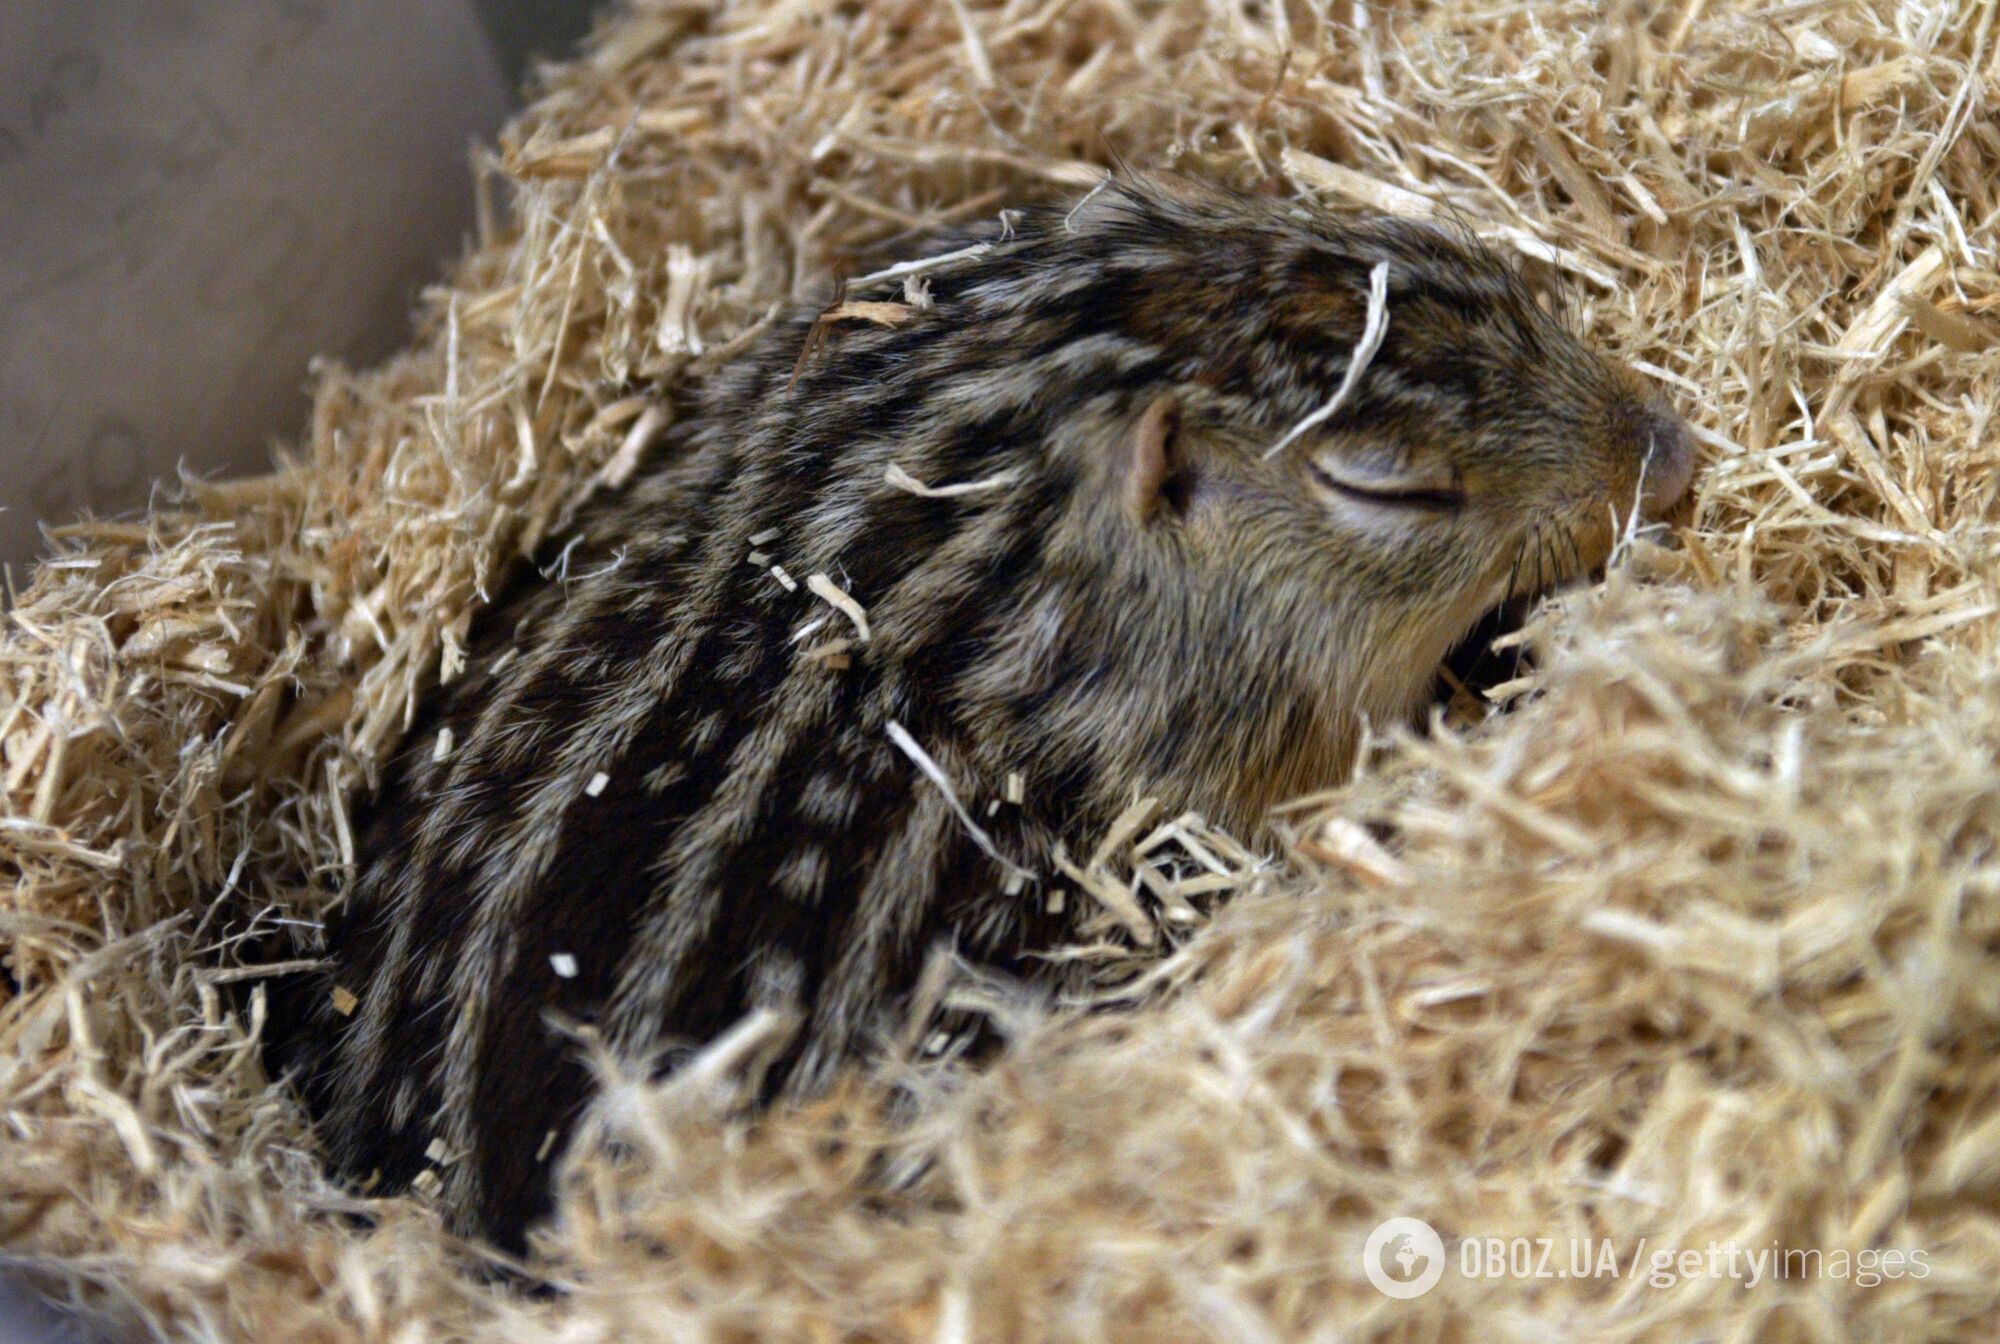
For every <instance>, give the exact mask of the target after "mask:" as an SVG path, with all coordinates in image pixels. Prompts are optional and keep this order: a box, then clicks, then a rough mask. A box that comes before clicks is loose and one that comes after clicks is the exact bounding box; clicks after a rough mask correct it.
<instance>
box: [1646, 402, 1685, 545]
mask: <svg viewBox="0 0 2000 1344" xmlns="http://www.w3.org/2000/svg"><path fill="white" fill-rule="evenodd" d="M1638 430H1639V436H1640V441H1641V442H1642V443H1643V444H1644V445H1645V446H1644V448H1643V449H1642V451H1643V452H1644V454H1645V457H1644V462H1645V465H1644V467H1643V468H1642V470H1643V471H1644V473H1645V474H1644V478H1643V482H1644V483H1643V485H1642V487H1641V489H1642V493H1641V496H1640V499H1641V504H1642V506H1643V508H1644V510H1645V513H1646V515H1647V516H1648V517H1650V518H1660V517H1664V516H1665V515H1666V514H1668V513H1670V512H1671V511H1672V510H1673V508H1674V506H1675V505H1676V504H1679V503H1680V502H1681V500H1682V498H1683V497H1685V496H1686V494H1687V490H1688V483H1689V482H1690V481H1692V480H1693V479H1694V436H1693V435H1692V434H1690V433H1689V432H1688V427H1687V425H1686V424H1685V423H1684V422H1683V421H1682V420H1681V418H1680V417H1679V416H1678V415H1675V414H1674V413H1673V412H1672V411H1671V410H1669V409H1668V408H1667V407H1665V406H1659V405H1654V406H1649V407H1647V408H1646V409H1645V411H1644V412H1643V413H1642V414H1641V415H1640V417H1639V424H1638Z"/></svg>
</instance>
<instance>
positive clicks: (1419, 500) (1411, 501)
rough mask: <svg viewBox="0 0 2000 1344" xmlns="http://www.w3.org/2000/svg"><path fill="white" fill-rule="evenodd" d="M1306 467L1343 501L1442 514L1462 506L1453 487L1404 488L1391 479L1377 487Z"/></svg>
mask: <svg viewBox="0 0 2000 1344" xmlns="http://www.w3.org/2000/svg"><path fill="white" fill-rule="evenodd" d="M1309 465H1310V467H1311V470H1312V474H1313V479H1314V480H1315V481H1317V482H1318V483H1319V484H1320V485H1322V486H1325V487H1326V488H1327V489H1328V490H1331V491H1332V492H1333V493H1334V494H1336V495H1340V496H1341V497H1343V498H1345V499H1353V500H1359V501H1360V502H1361V503H1363V504H1375V505H1388V506H1390V507H1392V508H1404V509H1431V510H1434V511H1438V512H1444V511H1448V510H1451V509H1456V508H1459V507H1461V506H1462V505H1464V503H1465V491H1463V490H1461V489H1459V488H1457V487H1456V486H1447V485H1407V484H1404V483H1402V482H1399V481H1394V480H1390V481H1384V482H1382V483H1381V484H1380V485H1377V484H1374V483H1372V482H1371V483H1369V484H1367V485H1358V484H1356V483H1355V482H1353V481H1344V480H1342V479H1341V478H1340V477H1338V476H1335V475H1334V474H1333V473H1332V472H1330V471H1328V470H1327V469H1326V468H1325V467H1323V466H1321V465H1320V464H1319V463H1317V462H1313V463H1310V464H1309Z"/></svg>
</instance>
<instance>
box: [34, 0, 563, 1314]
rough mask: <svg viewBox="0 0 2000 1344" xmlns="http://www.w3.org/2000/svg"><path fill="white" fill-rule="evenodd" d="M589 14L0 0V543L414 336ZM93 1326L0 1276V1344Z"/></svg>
mask: <svg viewBox="0 0 2000 1344" xmlns="http://www.w3.org/2000/svg"><path fill="white" fill-rule="evenodd" d="M595 8H596V4H595V3H594V0H396V3H393V4H385V3H381V2H380V0H374V2H373V3H371V2H370V0H0V562H4V563H6V564H8V565H9V566H11V567H12V569H13V570H14V573H15V576H16V578H17V579H18V578H20V577H21V576H22V573H21V571H22V568H23V563H24V562H25V561H28V560H29V559H31V558H32V557H34V556H36V555H39V554H41V553H42V551H43V549H44V547H43V543H42V540H41V535H40V531H39V528H38V524H39V523H41V522H44V521H46V522H65V521H68V520H70V519H72V518H74V517H76V516H77V515H78V514H79V513H80V512H81V511H82V510H84V509H85V508H89V509H92V510H94V511H96V512H98V513H99V514H107V513H116V512H119V511H122V510H129V509H134V508H138V507H141V506H143V505H144V503H145V501H146V498H147V495H148V492H149V491H150V489H151V487H152V483H153V482H154V481H155V480H159V479H163V478H164V479H172V478H173V477H174V476H175V475H176V473H177V471H178V470H179V468H180V467H181V466H182V465H185V466H186V468H187V469H188V470H190V471H193V472H196V473H198V474H201V475H210V476H212V475H219V474H223V473H228V472H241V471H256V470H260V469H262V467H263V466H264V464H265V463H266V462H267V461H268V450H269V446H270V444H271V442H272V440H273V439H274V438H277V437H282V436H285V435H289V434H291V433H292V432H294V431H295V430H296V429H297V427H298V426H299V424H300V421H301V417H302V416H303V414H304V412H305V409H306V398H305V391H304V389H305V382H306V361H307V360H308V359H310V358H311V357H312V356H313V355H315V354H330V355H337V356H339V357H341V358H343V359H346V360H349V361H351V362H356V363H367V362H369V361H372V360H375V359H379V358H380V357H382V356H383V355H385V354H387V353H389V352H390V351H392V350H394V349H396V348H397V347H398V346H400V345H401V344H403V342H404V341H405V340H406V339H407V336H408V331H409V323H408V313H409V311H410V307H411V304H412V302H413V300H414V299H415V297H416V293H417V290H418V288H419V287H420V286H422V285H423V284H424V283H425V282H426V281H428V280H431V279H433V278H435V277H436V276H437V275H438V274H439V273H440V268H441V266H442V264H443V263H444V262H445V261H446V260H447V259H448V258H450V257H451V256H453V255H455V254H456V253H457V251H458V250H459V247H460V246H461V244H462V243H463V241H464V239H465V237H466V234H467V230H468V225H469V221H470V216H471V209H472V191H471V181H472V177H471V173H470V171H469V168H468V164H469V162H470V159H469V151H470V149H471V146H472V145H473V144H474V143H475V142H476V141H478V140H480V139H482V138H484V137H488V136H490V135H491V134H492V132H493V131H494V130H495V129H496V128H497V127H498V126H499V125H500V122H501V121H502V119H503V118H504V117H505V116H506V115H507V112H508V110H509V108H510V107H511V106H512V105H513V103H514V101H515V95H516V93H517V91H518V90H519V89H520V88H521V86H522V83H523V81H524V79H525V78H526V77H527V75H528V74H529V72H530V70H531V68H532V65H533V63H534V61H535V60H537V59H539V58H542V57H547V56H560V55H561V54H562V53H563V52H565V51H566V50H568V49H569V47H570V46H571V45H572V44H573V43H574V42H575V41H576V39H577V38H578V37H579V36H581V35H582V34H583V33H584V32H585V31H586V30H587V29H588V27H589V23H590V17H591V14H592V12H593V10H594V9H595ZM0 600H4V599H0ZM84 1338H86V1335H85V1333H84V1332H82V1331H81V1330H80V1329H79V1327H78V1326H77V1325H75V1324H74V1323H66V1322H65V1321H63V1320H62V1318H61V1317H60V1316H59V1315H58V1314H57V1313H55V1312H52V1311H50V1310H48V1309H46V1308H44V1307H42V1306H41V1305H40V1303H39V1302H38V1301H37V1300H36V1299H35V1298H34V1297H33V1296H32V1295H31V1294H30V1293H29V1292H28V1291H27V1290H26V1289H25V1288H24V1287H22V1286H21V1285H20V1283H19V1282H18V1281H17V1280H13V1279H11V1278H10V1277H9V1276H8V1275H7V1274H6V1272H5V1271H4V1270H0V1344H47V1342H50V1341H58V1340H61V1341H70V1340H81V1339H84Z"/></svg>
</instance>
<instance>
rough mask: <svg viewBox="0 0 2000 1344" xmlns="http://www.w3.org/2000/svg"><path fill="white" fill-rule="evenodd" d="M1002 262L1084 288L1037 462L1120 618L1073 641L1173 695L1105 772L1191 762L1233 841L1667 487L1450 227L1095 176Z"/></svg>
mask: <svg viewBox="0 0 2000 1344" xmlns="http://www.w3.org/2000/svg"><path fill="white" fill-rule="evenodd" d="M1020 238H1021V241H1019V242H1018V243H1017V244H1015V245H1014V246H1013V247H1011V248H1008V249H1007V250H1008V251H1009V252H1011V254H1012V255H1011V257H1010V258H1008V259H1006V260H1002V259H1000V258H995V259H994V262H995V264H996V266H997V267H998V268H999V270H1000V271H1004V270H1005V268H1006V266H1007V264H1008V262H1010V261H1011V263H1012V265H1014V266H1015V267H1019V268H1028V269H1029V271H1030V272H1032V273H1035V274H1037V275H1038V276H1039V279H1038V280H1036V281H1035V282H1034V283H1033V284H1030V285H1028V286H1027V288H1026V290H1024V292H1032V291H1033V289H1034V288H1036V287H1037V286H1039V287H1040V288H1041V289H1043V290H1044V291H1048V292H1053V293H1056V294H1058V295H1064V294H1067V293H1068V292H1069V291H1071V290H1077V289H1080V288H1082V287H1083V286H1085V285H1086V284H1088V285H1089V286H1093V287H1094V289H1092V290H1091V291H1090V294H1091V297H1090V298H1089V300H1088V301H1089V302H1091V303H1094V304H1095V305H1096V311H1095V313H1094V321H1093V323H1092V324H1091V325H1090V326H1089V327H1088V328H1087V329H1086V328H1084V327H1081V326H1080V327H1079V332H1080V333H1081V332H1085V331H1086V330H1087V331H1088V334H1080V335H1078V336H1077V337H1076V338H1075V339H1074V340H1073V341H1072V343H1071V347H1070V349H1071V351H1072V362H1073V363H1076V364H1078V365H1081V364H1082V363H1084V362H1085V361H1086V360H1087V359H1088V360H1094V361H1096V363H1097V364H1098V365H1100V366H1101V367H1100V369H1099V372H1098V374H1097V375H1096V378H1095V383H1094V385H1095V386H1096V387H1098V388H1100V389H1102V390H1101V391H1099V392H1098V393H1096V394H1095V395H1094V396H1092V397H1090V398H1088V399H1087V400H1086V404H1085V405H1084V406H1082V407H1080V408H1079V410H1078V412H1077V414H1075V415H1073V416H1072V417H1071V419H1070V421H1069V423H1068V425H1067V426H1066V428H1064V429H1063V430H1060V431H1059V432H1058V434H1057V435H1056V436H1055V439H1054V441H1052V442H1051V443H1050V446H1049V451H1050V453H1051V454H1052V456H1053V457H1054V458H1055V459H1056V460H1059V461H1060V460H1068V461H1071V462H1073V463H1075V464H1076V465H1077V469H1078V472H1079V479H1080V480H1081V481H1085V482H1089V483H1090V487H1089V488H1086V489H1084V490H1081V491H1079V492H1078V500H1077V502H1076V504H1075V506H1074V508H1073V510H1072V513H1071V516H1070V517H1069V519H1068V520H1067V522H1066V526H1065V529H1064V531H1065V532H1066V533H1068V534H1069V542H1068V547H1067V549H1068V550H1069V551H1071V552H1072V555H1071V557H1070V558H1071V561H1072V562H1073V563H1074V564H1075V565H1076V566H1077V567H1078V568H1079V569H1080V570H1094V571H1095V572H1096V574H1097V577H1098V579H1099V581H1100V582H1101V583H1102V584H1103V585H1104V587H1105V589H1106V592H1107V593H1108V594H1116V595H1119V596H1116V597H1112V596H1105V597H1102V598H1100V600H1102V601H1106V602H1107V603H1108V604H1109V605H1108V607H1107V611H1106V613H1104V614H1100V615H1094V616H1092V617H1089V618H1087V623H1089V624H1092V625H1094V626H1095V627H1097V628H1098V629H1099V631H1100V636H1101V637H1100V640H1099V642H1100V643H1101V644H1102V646H1103V647H1104V649H1105V650H1106V652H1105V653H1104V657H1106V658H1111V657H1116V656H1118V654H1117V652H1116V650H1118V649H1122V650H1123V651H1124V655H1123V656H1125V657H1128V658H1131V659H1135V660H1143V661H1144V662H1145V663H1146V664H1148V665H1150V666H1152V667H1154V668H1157V669H1160V675H1161V676H1162V677H1163V678H1165V679H1167V680H1169V681H1171V682H1172V683H1173V685H1174V688H1175V689H1174V690H1173V691H1172V692H1171V693H1162V694H1161V695H1160V696H1158V697H1157V699H1147V698H1145V697H1134V699H1133V703H1131V704H1129V705H1127V706H1125V707H1123V709H1113V708H1111V707H1108V706H1107V707H1106V709H1105V710H1104V712H1105V713H1106V714H1107V715H1111V714H1117V715H1118V716H1119V717H1120V721H1119V722H1117V723H1115V724H1114V723H1112V722H1109V721H1107V723H1106V724H1105V734H1106V736H1107V738H1115V739H1120V740H1124V739H1129V740H1130V741H1131V744H1132V745H1131V747H1130V750H1129V753H1127V752H1125V749H1123V748H1110V747H1107V748H1106V751H1107V752H1112V751H1116V752H1119V753H1121V754H1122V755H1123V756H1124V757H1125V758H1123V759H1116V760H1113V759H1107V760H1106V762H1105V764H1106V766H1107V771H1108V773H1110V774H1112V775H1113V776H1114V777H1115V776H1117V775H1118V772H1119V771H1127V772H1129V773H1127V774H1126V775H1124V776H1123V777H1124V778H1128V779H1129V778H1133V777H1140V778H1143V777H1146V776H1152V777H1155V778H1158V777H1160V776H1162V775H1165V774H1170V773H1172V772H1173V770H1174V769H1175V768H1176V766H1175V763H1174V760H1173V759H1172V758H1174V757H1176V756H1178V758H1179V764H1180V766H1182V767H1185V766H1186V765H1187V764H1188V763H1189V762H1196V763H1199V766H1198V768H1199V773H1200V775H1201V778H1200V779H1199V780H1198V781H1197V783H1196V784H1195V785H1194V786H1193V787H1192V788H1191V790H1190V792H1192V793H1195V794H1199V795H1205V796H1208V797H1211V798H1213V797H1216V796H1219V795H1227V796H1229V797H1230V798H1231V799H1232V806H1231V807H1230V808H1229V809H1228V810H1229V811H1230V812H1231V813H1233V816H1234V819H1235V820H1237V821H1238V822H1242V821H1246V820H1248V819H1249V818H1250V816H1251V815H1252V814H1254V813H1258V812H1261V810H1262V809H1263V808H1264V807H1265V806H1266V805H1268V804H1269V803H1272V802H1275V801H1278V800H1280V799H1281V798H1283V797H1284V796H1286V795H1288V794H1292V793H1296V792H1298V791H1302V790H1304V789H1309V788H1313V787H1320V786H1324V785H1325V784H1328V783H1331V782H1335V781H1337V780H1338V779H1339V778H1341V777H1342V776H1344V774H1345V773H1346V771H1347V769H1348V768H1349V765H1350V762H1351V755H1352V749H1353V745H1354V742H1355V740H1356V736H1357V731H1358V727H1359V724H1360V722H1361V720H1362V719H1363V718H1367V719H1369V720H1372V721H1373V722H1374V723H1376V724H1377V725H1382V724H1385V723H1387V722H1391V721H1394V720H1397V719H1400V718H1404V717H1407V715H1408V714H1409V713H1411V712H1412V711H1413V710H1414V709H1415V707H1416V706H1417V705H1418V704H1419V703H1421V701H1422V700H1423V699H1424V698H1425V697H1426V696H1427V695H1428V693H1429V691H1430V688H1431V686H1432V685H1433V683H1434V679H1435V676H1436V671H1437V667H1438V665H1439V663H1440V661H1441V660H1442V659H1443V657H1444V656H1445V654H1446V653H1447V652H1448V650H1449V649H1450V648H1451V646H1452V645H1453V644H1455V643H1456V642H1457V641H1458V640H1459V639H1461V638H1462V637H1463V636H1464V635H1465V634H1466V633H1467V632H1468V631H1469V630H1470V629H1471V628H1472V626H1473V625H1474V624H1475V623H1476V622H1477V621H1478V619H1479V618H1480V616H1481V615H1482V614H1484V613H1485V612H1486V611H1488V610H1490V609H1491V608H1493V607H1495V606H1497V605H1499V604H1500V603H1501V602H1503V601H1505V600H1506V599H1507V598H1508V597H1510V596H1522V595H1531V594H1534V593H1537V592H1541V591H1544V590H1546V589H1548V588H1549V587H1551V586H1553V585H1556V584H1559V583H1561V582H1564V581H1567V580H1570V579H1573V578H1576V577H1578V576H1580V575H1582V574H1583V573H1585V572H1587V571H1588V570H1590V569H1592V568H1594V567H1595V566H1597V565H1599V564H1601V563H1602V562H1603V561H1604V559H1605V558H1606V556H1607V555H1608V554H1609V552H1610V550H1611V548H1612V544H1613V542H1614V540H1615V538H1616V536H1617V535H1618V533H1619V531H1620V530H1621V529H1622V528H1623V527H1624V526H1625V525H1626V523H1627V521H1628V520H1629V518H1630V515H1632V514H1633V513H1634V511H1635V510H1636V511H1638V512H1639V513H1640V514H1641V516H1644V517H1657V516H1659V515H1660V514H1662V513H1664V512H1665V511H1666V510H1668V509H1670V508H1671V507H1672V506H1673V505H1675V504H1676V503H1677V502H1678V501H1679V499H1680V498H1681V497H1682V496H1683V495H1684V494H1685V492H1686V489H1687V485H1688V481H1689V476H1690V472H1691V469H1692V463H1693V452H1692V444H1691V442H1690V439H1689V437H1688V434H1687V431H1686V429H1685V427H1684V426H1683V425H1682V423H1681V421H1680V419H1679V418H1678V417H1677V416H1676V415H1675V414H1674V413H1673V411H1672V410H1671V409H1669V408H1668V407H1667V405H1666V404H1665V403H1664V401H1663V400H1661V399H1660V398H1659V397H1657V396H1656V395H1654V394H1653V393H1652V392H1651V390H1650V389H1649V388H1647V387H1646V386H1645V385H1644V384H1642V383H1641V382H1640V380H1639V378H1638V377H1637V376H1636V375H1635V374H1634V373H1632V372H1631V371H1630V370H1628V369H1625V368H1622V367H1621V366H1619V365H1618V364H1616V363H1614V362H1613V361H1611V360H1609V359H1607V358H1605V357H1604V356H1602V355H1600V354H1598V353H1597V352H1595V351H1593V350H1591V349H1590V348H1588V347H1587V346H1586V345H1584V344H1583V343H1582V341H1581V340H1579V339H1578V337H1577V336H1576V335H1575V334H1574V333H1573V332H1572V331H1571V330H1569V329H1568V328H1567V327H1566V325H1565V324H1564V322H1563V320H1562V319H1561V318H1560V317H1559V316H1557V315H1556V314H1554V313H1552V312H1550V311H1549V310H1548V309H1546V308H1544V307H1543V306H1542V305H1541V304H1539V303H1538V302H1537V301H1536V298H1535V296H1534V293H1533V291H1532V290H1531V288H1530V287H1529V286H1528V285H1527V283H1526V282H1525V281H1524V280H1523V279H1522V278H1521V276H1520V275H1519V274H1518V273H1517V272H1516V271H1515V270H1514V269H1512V268H1511V267H1510V266H1508V265H1507V264H1506V263H1504V262H1503V261H1501V260H1500V259H1499V258H1498V257H1496V256H1495V255H1494V254H1493V253H1491V252H1490V251H1489V250H1487V249H1486V248H1484V247H1483V246H1481V245H1480V244H1478V243H1477V242H1476V241H1475V240H1473V239H1471V238H1469V237H1467V236H1465V235H1464V234H1462V233H1459V232H1456V231H1453V230H1448V229H1445V228H1441V227H1437V226H1433V225H1429V224H1423V223H1412V222H1408V221H1400V220H1390V219H1380V218H1376V219H1364V220H1353V219H1341V218H1337V217H1332V216H1325V215H1317V214H1314V213H1311V212H1309V211H1306V210H1304V209H1301V208H1296V207H1291V206H1287V205H1284V204H1276V203H1269V202H1260V201H1255V200H1247V199H1244V198H1240V197H1233V196H1222V195H1219V194H1214V193H1210V192H1207V191H1204V190H1200V189H1194V188H1183V187H1180V186H1172V187H1162V186H1159V185H1154V184H1135V183H1130V182H1118V183H1115V184H1113V185H1111V186H1109V187H1107V188H1105V189H1102V190H1100V191H1099V192H1097V193H1095V194H1094V195H1093V196H1092V197H1090V198H1087V199H1086V200H1085V201H1083V202H1082V203H1081V204H1079V205H1077V206H1075V207H1073V208H1072V209H1071V210H1070V211H1069V212H1068V213H1066V214H1064V213H1060V212H1055V213H1052V214H1051V215H1050V216H1049V217H1048V218H1046V219H1044V220H1042V221H1041V226H1040V227H1039V228H1031V229H1029V230H1028V231H1026V232H1024V233H1023V234H1022V235H1021V236H1020ZM1065 271H1067V272H1068V273H1070V274H1071V275H1073V276H1074V277H1075V278H1074V279H1073V280H1072V281H1070V282H1068V284H1067V288H1066V287H1065V281H1064V279H1063V276H1064V274H1065ZM973 288H974V289H977V288H978V285H977V284H975V285H974V286H973ZM994 292H995V293H998V292H999V291H998V290H997V289H996V290H995V291H994ZM1043 317H1044V318H1046V319H1049V320H1053V318H1054V314H1052V313H1048V312H1044V313H1043ZM994 320H1002V319H1000V318H999V316H998V315H997V314H996V315H995V319H994ZM1371 327H1372V328H1373V330H1371ZM1370 347H1373V348H1372V350H1371V349H1370ZM1086 352H1087V353H1086ZM1357 355H1358V356H1359V357H1360V360H1362V361H1365V362H1363V363H1361V366H1360V367H1358V368H1354V369H1353V373H1352V376H1351V377H1350V369H1351V368H1353V366H1354V365H1355V364H1356V362H1357ZM1079 384H1080V385H1082V386H1086V387H1088V386H1092V385H1093V382H1092V380H1091V379H1089V378H1079ZM1344 384H1346V385H1345V386H1343V385H1344ZM1336 400H1337V402H1338V404H1337V405H1335V406H1334V407H1333V409H1332V410H1331V411H1330V412H1329V411H1327V409H1326V408H1327V406H1328V404H1329V402H1334V401H1336ZM1084 600H1088V599H1084ZM1076 726H1078V727H1081V726H1082V725H1081V724H1078V725H1076ZM1208 728H1213V729H1214V731H1213V733H1210V732H1208V731H1206V729H1208ZM1203 738H1208V739H1209V740H1206V741H1203V740H1201V739H1203Z"/></svg>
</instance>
